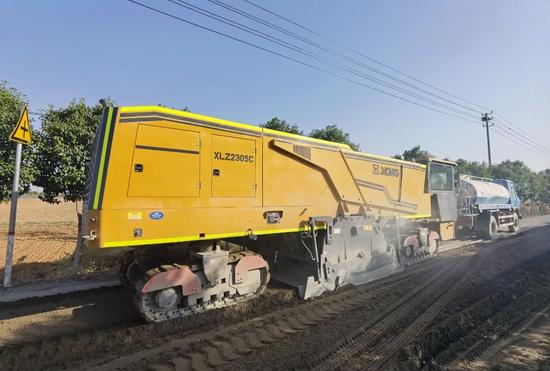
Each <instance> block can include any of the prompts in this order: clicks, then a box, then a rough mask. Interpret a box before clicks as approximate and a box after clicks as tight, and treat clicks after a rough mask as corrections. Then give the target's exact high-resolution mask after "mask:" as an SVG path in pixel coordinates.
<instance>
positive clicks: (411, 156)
mask: <svg viewBox="0 0 550 371" xmlns="http://www.w3.org/2000/svg"><path fill="white" fill-rule="evenodd" d="M429 157H432V155H431V154H430V152H428V151H426V150H423V149H421V148H420V146H414V147H413V148H411V149H407V150H405V151H403V154H402V155H395V156H393V158H396V159H398V160H405V161H412V162H418V161H421V160H427V159H428V158H429Z"/></svg>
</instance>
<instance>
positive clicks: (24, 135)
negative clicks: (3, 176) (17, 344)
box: [4, 107, 31, 287]
mask: <svg viewBox="0 0 550 371" xmlns="http://www.w3.org/2000/svg"><path fill="white" fill-rule="evenodd" d="M10 139H11V140H13V141H14V142H17V144H16V147H15V171H14V172H13V186H12V190H11V205H10V224H9V228H8V246H7V249H6V265H5V268H4V287H10V286H11V267H12V260H13V245H14V243H15V219H16V216H17V198H18V197H19V173H20V170H21V152H22V151H23V144H29V143H30V142H31V126H30V124H29V113H28V110H27V107H25V108H24V109H23V112H21V116H20V117H19V121H17V125H16V126H15V129H13V131H12V133H11V135H10Z"/></svg>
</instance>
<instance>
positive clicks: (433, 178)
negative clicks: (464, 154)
mask: <svg viewBox="0 0 550 371" xmlns="http://www.w3.org/2000/svg"><path fill="white" fill-rule="evenodd" d="M430 189H431V190H432V191H452V190H453V167H452V166H449V165H443V164H435V163H431V164H430Z"/></svg>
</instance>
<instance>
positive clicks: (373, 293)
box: [0, 217, 550, 370]
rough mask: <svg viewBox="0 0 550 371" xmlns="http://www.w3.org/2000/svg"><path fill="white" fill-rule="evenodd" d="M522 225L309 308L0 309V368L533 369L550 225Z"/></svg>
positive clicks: (270, 293) (269, 303) (80, 303)
mask: <svg viewBox="0 0 550 371" xmlns="http://www.w3.org/2000/svg"><path fill="white" fill-rule="evenodd" d="M523 224H524V226H525V227H530V228H531V229H528V228H524V229H523V231H522V232H520V233H518V234H515V235H511V234H503V236H506V237H507V238H502V239H500V240H498V241H495V242H493V243H489V244H478V245H475V246H466V247H461V248H460V247H459V248H457V249H454V250H449V251H446V252H444V253H441V254H440V256H438V257H436V258H434V259H430V260H428V261H424V262H421V263H418V264H414V265H412V266H409V267H407V269H405V271H404V272H402V273H400V274H398V275H395V276H391V277H387V278H385V279H382V280H379V281H376V282H372V283H369V284H366V285H362V286H359V287H353V288H343V289H341V290H339V291H337V292H335V293H330V294H328V295H323V296H322V297H320V298H315V299H313V300H308V301H299V300H297V299H296V297H295V295H294V293H293V292H292V291H291V290H288V289H287V288H283V287H278V286H275V285H271V286H270V287H269V289H268V290H267V291H266V292H265V293H264V294H263V295H262V296H261V297H259V298H257V299H254V300H252V301H249V302H246V303H242V304H238V305H236V306H233V307H229V308H223V309H220V310H213V311H210V312H208V313H205V314H199V315H194V316H190V317H187V318H183V319H179V320H174V321H169V322H165V323H160V324H144V323H143V322H141V320H139V319H138V318H137V317H136V316H135V314H134V312H133V309H132V308H131V306H130V300H131V298H129V297H125V295H127V294H126V293H125V292H124V291H122V290H121V289H120V288H110V289H104V290H98V291H95V292H87V293H75V294H71V295H68V296H61V297H58V298H48V299H46V300H36V301H25V302H20V303H15V304H13V305H9V306H4V307H0V328H1V329H2V331H0V333H1V335H0V344H1V348H0V366H1V367H0V368H1V369H17V370H26V369H29V370H30V369H33V370H34V369H75V368H82V369H94V368H96V369H134V370H135V369H151V368H152V369H158V370H168V369H209V368H217V369H227V370H229V369H258V370H259V369H262V370H275V369H327V370H328V369H331V370H332V369H403V370H409V369H426V370H436V369H457V368H464V369H469V368H473V367H480V368H481V369H487V368H491V367H508V368H505V369H522V368H524V367H523V365H529V366H531V365H533V366H535V369H536V368H537V367H539V366H540V365H544V362H545V359H547V358H545V357H547V356H548V354H547V353H548V336H547V334H548V332H547V331H548V316H547V314H546V313H548V312H547V311H546V312H545V308H547V307H548V306H549V305H550V245H549V242H548V241H549V240H550V239H549V237H550V217H540V218H536V219H529V220H526V221H525V223H523ZM540 313H543V314H540ZM533 318H535V319H534V320H532V319H533ZM510 338H513V341H510V340H505V339H510ZM540 367H543V366H540Z"/></svg>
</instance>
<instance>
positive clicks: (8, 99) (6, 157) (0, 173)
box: [0, 81, 36, 202]
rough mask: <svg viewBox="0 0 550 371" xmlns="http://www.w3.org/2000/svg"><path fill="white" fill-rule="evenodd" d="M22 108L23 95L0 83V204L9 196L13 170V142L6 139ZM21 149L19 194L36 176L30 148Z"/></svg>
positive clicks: (25, 190)
mask: <svg viewBox="0 0 550 371" xmlns="http://www.w3.org/2000/svg"><path fill="white" fill-rule="evenodd" d="M24 106H25V97H24V96H23V94H21V92H20V91H19V90H17V89H15V88H13V87H11V86H9V85H8V83H7V82H6V81H0V202H5V201H7V200H9V198H10V196H11V187H12V182H13V172H14V169H15V167H14V164H15V142H12V141H11V140H9V139H8V137H9V135H10V134H11V132H12V130H13V128H14V127H15V125H16V124H17V120H18V119H19V116H20V115H21V111H22V110H23V107H24ZM23 147H24V148H23V153H22V159H21V174H20V178H19V192H20V193H26V192H28V191H29V190H30V187H31V183H32V181H33V180H34V177H35V176H36V168H35V167H34V163H33V151H32V148H29V147H27V146H23Z"/></svg>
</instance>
